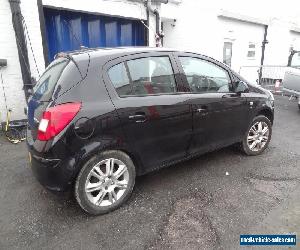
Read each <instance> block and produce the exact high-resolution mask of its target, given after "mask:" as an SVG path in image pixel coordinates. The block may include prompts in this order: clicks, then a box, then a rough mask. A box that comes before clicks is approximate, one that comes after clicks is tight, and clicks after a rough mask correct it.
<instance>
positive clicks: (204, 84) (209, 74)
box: [180, 57, 231, 93]
mask: <svg viewBox="0 0 300 250" xmlns="http://www.w3.org/2000/svg"><path fill="white" fill-rule="evenodd" d="M180 62H181V65H182V67H183V70H184V73H185V75H186V78H187V81H188V84H189V86H190V89H191V91H192V92H196V93H197V92H198V93H202V92H230V89H231V81H230V78H229V76H228V73H227V72H226V71H225V70H224V69H222V68H221V67H219V66H217V65H215V64H213V63H210V62H207V61H205V60H201V59H199V58H194V57H180Z"/></svg>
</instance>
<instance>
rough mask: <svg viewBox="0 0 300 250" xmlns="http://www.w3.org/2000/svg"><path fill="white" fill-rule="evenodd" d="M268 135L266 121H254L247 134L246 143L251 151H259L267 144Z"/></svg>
mask: <svg viewBox="0 0 300 250" xmlns="http://www.w3.org/2000/svg"><path fill="white" fill-rule="evenodd" d="M269 136H270V130H269V126H268V124H267V123H266V122H263V121H258V122H256V123H254V124H253V125H252V126H251V128H250V130H249V133H248V136H247V145H248V147H249V149H250V150H251V151H255V152H257V151H260V150H262V149H263V148H264V147H265V145H266V144H267V142H268V140H269Z"/></svg>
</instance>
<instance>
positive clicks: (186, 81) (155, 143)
mask: <svg viewBox="0 0 300 250" xmlns="http://www.w3.org/2000/svg"><path fill="white" fill-rule="evenodd" d="M273 115H274V98H273V95H272V94H271V93H270V92H268V91H266V90H264V89H262V88H261V87H259V86H255V85H252V84H250V83H247V82H246V81H245V80H244V79H242V78H241V76H239V75H238V74H236V73H235V72H233V71H232V70H231V69H230V68H228V67H227V66H226V65H224V64H222V63H220V62H218V61H216V60H214V59H212V58H210V57H207V56H203V55H199V54H195V53H188V52H181V51H175V50H171V49H165V48H161V49H158V48H114V49H85V50H81V51H74V52H71V53H65V54H59V55H58V56H57V57H56V59H55V60H54V61H53V62H52V63H51V64H50V65H49V66H48V67H47V69H46V70H45V72H44V74H43V75H42V77H41V78H40V79H39V81H38V83H37V85H36V86H35V88H34V94H33V95H32V97H31V98H30V100H29V104H28V131H27V144H28V149H29V159H30V162H31V166H32V171H33V173H34V175H35V176H36V178H37V179H38V180H39V182H40V183H41V184H42V185H43V186H45V187H46V188H47V189H50V190H52V191H56V192H65V191H70V190H72V191H74V193H75V197H76V200H77V201H78V203H79V205H80V206H81V207H82V208H83V209H84V210H85V211H87V212H88V213H90V214H102V213H106V212H109V211H112V210H114V209H116V208H118V207H119V206H120V205H121V204H123V203H124V202H125V201H126V200H127V199H128V198H129V196H130V194H131V193H132V190H133V187H134V183H135V177H136V176H137V175H142V174H145V173H147V172H149V171H152V170H154V169H158V168H161V167H165V166H168V165H171V164H174V163H176V162H179V161H182V160H185V159H190V158H192V157H195V156H198V155H200V154H203V153H205V152H208V151H212V150H215V149H218V148H220V147H225V146H229V145H232V144H238V145H239V146H240V148H241V150H242V151H243V152H244V153H246V154H247V155H257V154H260V153H261V152H263V151H264V150H265V148H266V147H267V146H268V144H269V141H270V139H271V134H272V123H273Z"/></svg>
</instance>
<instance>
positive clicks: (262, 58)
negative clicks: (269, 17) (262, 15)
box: [258, 25, 268, 85]
mask: <svg viewBox="0 0 300 250" xmlns="http://www.w3.org/2000/svg"><path fill="white" fill-rule="evenodd" d="M267 35H268V25H265V32H264V40H263V41H262V46H261V59H260V68H259V74H258V84H259V85H260V84H261V78H262V66H263V65H264V60H265V49H266V44H267V43H268V40H267Z"/></svg>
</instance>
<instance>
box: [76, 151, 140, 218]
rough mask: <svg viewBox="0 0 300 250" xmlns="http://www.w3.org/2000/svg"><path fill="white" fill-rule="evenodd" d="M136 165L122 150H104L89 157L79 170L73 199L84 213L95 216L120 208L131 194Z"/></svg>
mask: <svg viewBox="0 0 300 250" xmlns="http://www.w3.org/2000/svg"><path fill="white" fill-rule="evenodd" d="M135 175H136V174H135V166H134V164H133V162H132V160H131V159H130V157H129V156H128V155H126V154H125V153H123V152H121V151H106V152H102V153H100V154H99V155H97V156H94V157H93V158H91V159H90V160H89V161H88V162H87V163H86V164H85V165H84V166H83V168H82V169H81V171H80V173H79V175H78V177H77V180H76V184H75V197H76V200H77V202H78V204H79V205H80V206H81V208H82V209H84V210H85V211H86V212H88V213H90V214H93V215H98V214H104V213H108V212H110V211H113V210H115V209H117V208H118V207H120V206H121V205H122V204H123V203H124V202H125V201H126V200H127V199H128V198H129V197H130V195H131V193H132V190H133V187H134V183H135Z"/></svg>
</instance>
